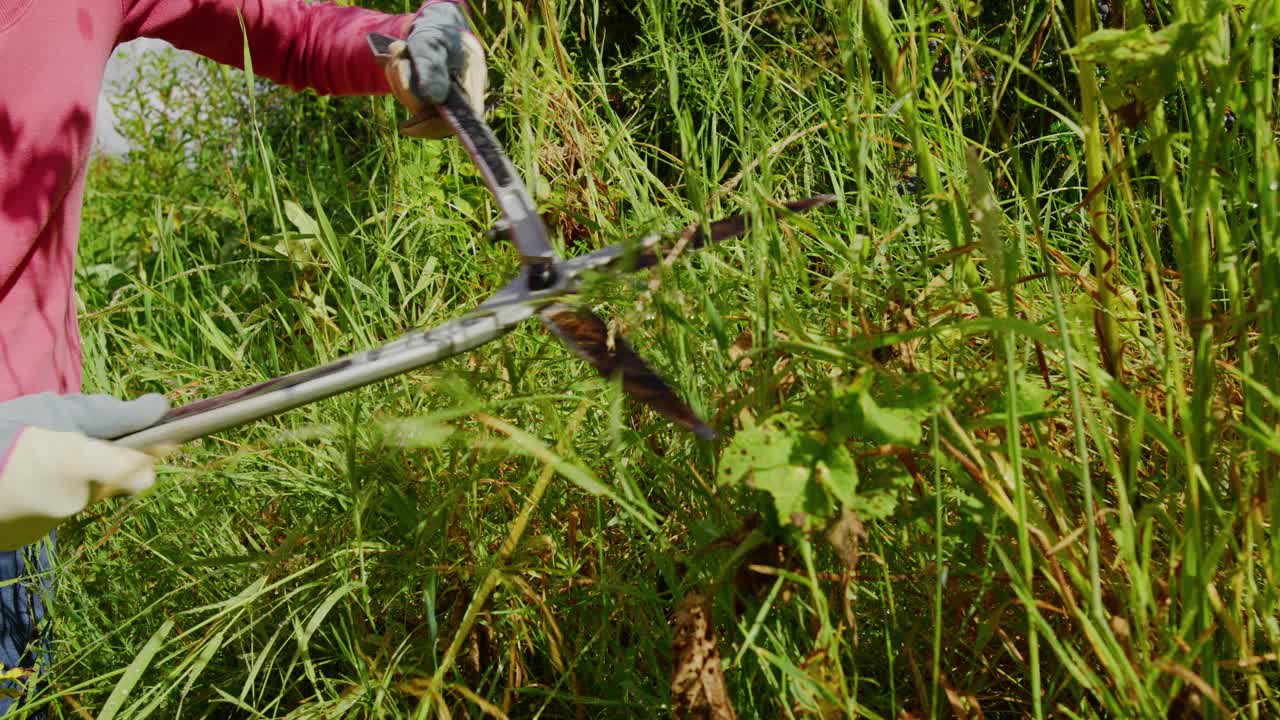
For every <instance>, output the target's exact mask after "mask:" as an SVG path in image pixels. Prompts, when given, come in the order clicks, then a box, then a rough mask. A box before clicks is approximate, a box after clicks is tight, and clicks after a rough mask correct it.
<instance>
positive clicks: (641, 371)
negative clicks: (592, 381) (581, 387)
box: [538, 303, 716, 440]
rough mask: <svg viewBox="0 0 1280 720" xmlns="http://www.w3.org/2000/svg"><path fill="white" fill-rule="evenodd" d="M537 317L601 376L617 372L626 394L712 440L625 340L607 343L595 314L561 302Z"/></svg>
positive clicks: (711, 433) (712, 435) (704, 426)
mask: <svg viewBox="0 0 1280 720" xmlns="http://www.w3.org/2000/svg"><path fill="white" fill-rule="evenodd" d="M538 317H539V319H541V320H542V323H543V324H544V325H546V326H547V327H548V328H549V329H550V330H551V332H553V333H555V334H556V336H557V337H559V338H560V340H561V342H563V343H564V344H565V345H567V346H569V349H571V350H573V352H574V353H575V354H577V355H578V357H580V358H582V359H583V360H586V361H587V362H589V363H591V365H592V366H594V367H595V369H596V370H598V371H600V374H601V375H603V376H604V377H613V375H614V374H615V373H621V375H622V388H623V389H624V390H626V392H627V394H628V395H630V396H631V397H633V398H635V399H636V400H639V401H640V402H642V403H644V404H646V405H648V406H649V407H651V408H653V409H654V410H656V411H658V412H659V413H661V414H662V415H663V416H665V417H667V418H668V419H670V420H671V421H672V422H674V423H676V424H677V425H680V426H681V427H683V428H685V429H686V430H691V431H693V433H694V434H695V435H697V436H698V437H700V438H702V439H703V440H713V439H715V436H716V432H715V430H712V429H711V426H710V425H708V424H706V423H705V422H703V421H702V419H701V418H699V417H698V416H697V414H695V413H694V412H693V410H691V409H690V408H689V406H688V405H686V404H685V403H684V401H683V400H681V399H680V397H679V396H678V395H676V392H675V390H672V389H671V386H670V385H668V384H667V383H666V381H665V380H663V379H662V377H661V376H659V375H658V373H657V372H656V371H654V369H653V368H651V367H649V364H648V363H646V362H645V361H644V358H642V357H640V355H639V354H637V353H636V351H635V350H632V349H631V346H630V345H629V344H628V343H627V341H626V340H624V339H622V338H621V337H614V338H613V340H612V342H610V338H609V328H608V326H607V325H605V322H604V320H601V319H600V317H599V316H598V315H596V314H595V313H592V312H590V311H588V310H583V309H580V308H573V307H570V306H569V305H566V304H564V303H552V304H551V305H548V306H547V307H545V308H543V309H542V310H541V311H539V313H538Z"/></svg>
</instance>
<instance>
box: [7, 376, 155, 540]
mask: <svg viewBox="0 0 1280 720" xmlns="http://www.w3.org/2000/svg"><path fill="white" fill-rule="evenodd" d="M168 409H169V402H168V400H166V399H165V398H164V396H163V395H145V396H143V397H140V398H138V399H137V400H132V401H128V402H126V401H123V400H117V399H115V398H113V397H111V396H109V395H57V394H54V393H41V394H39V395H27V396H24V397H20V398H17V399H16V400H10V401H9V402H5V403H0V550H13V549H16V548H19V547H22V546H23V545H26V544H28V543H32V542H35V541H36V540H39V539H40V538H42V537H44V536H45V535H46V534H48V533H49V531H50V530H53V529H54V528H56V527H57V526H58V525H59V524H60V523H61V522H62V521H63V520H65V519H67V518H69V517H71V516H72V515H74V514H76V513H78V512H80V511H81V510H83V509H84V508H86V507H88V506H89V505H92V504H93V503H96V502H98V501H99V500H102V499H103V498H107V497H112V496H114V495H123V494H136V493H139V492H142V491H143V490H146V489H147V488H149V487H151V485H152V483H154V482H155V470H154V466H153V459H152V458H151V456H149V455H146V454H144V453H140V452H138V451H136V450H131V449H128V448H124V447H120V446H118V445H113V444H111V443H109V442H103V441H101V440H97V439H95V438H112V437H119V436H120V435H124V434H127V433H131V432H135V431H137V430H141V429H143V428H145V427H148V426H150V425H152V424H154V423H155V422H156V421H158V420H159V419H160V418H161V417H162V416H163V415H164V414H165V412H167V411H168Z"/></svg>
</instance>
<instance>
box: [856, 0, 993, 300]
mask: <svg viewBox="0 0 1280 720" xmlns="http://www.w3.org/2000/svg"><path fill="white" fill-rule="evenodd" d="M862 7H863V28H865V29H866V31H867V34H868V36H869V37H868V43H869V45H870V46H871V51H872V53H874V54H875V56H876V61H877V62H879V63H880V68H881V71H882V72H883V73H884V77H885V81H886V83H887V84H888V86H889V90H890V92H892V93H893V96H894V98H895V102H897V103H900V108H899V110H898V112H899V113H901V114H902V123H903V125H905V126H906V130H907V135H908V136H909V137H910V138H911V148H912V150H913V151H914V152H915V158H916V169H917V172H918V173H919V176H920V177H921V178H923V179H924V184H925V188H926V189H927V190H928V194H929V197H930V198H932V199H933V200H934V202H936V203H938V209H939V214H940V215H941V221H942V231H943V234H944V235H945V236H946V238H947V242H948V243H949V244H950V246H951V248H952V249H953V250H954V249H956V248H958V247H960V246H961V245H962V244H963V243H964V231H963V228H962V225H961V218H960V213H959V211H958V209H957V203H956V201H955V200H954V199H952V198H949V197H948V195H947V193H946V191H945V190H944V189H943V187H942V179H941V178H940V177H939V176H938V168H937V166H936V165H935V164H934V162H933V152H932V150H931V149H930V147H929V142H928V139H927V138H925V135H924V127H923V125H922V124H921V122H920V113H919V111H918V109H917V108H916V102H915V92H916V90H915V88H914V87H912V86H911V84H910V83H909V82H908V80H907V78H906V77H904V73H903V72H902V69H901V68H900V67H899V66H898V51H897V44H896V43H895V42H894V40H893V38H894V27H893V20H892V19H890V17H889V10H888V8H887V7H886V4H885V1H884V0H863V4H862ZM955 262H956V275H957V277H959V278H961V279H962V280H963V281H964V283H965V286H966V287H967V288H968V290H969V292H970V293H972V294H973V300H974V303H975V304H976V305H977V306H978V311H979V312H980V313H982V315H983V316H985V317H991V316H992V314H993V311H992V308H991V299H990V298H989V297H988V296H987V291H986V289H985V288H984V286H983V283H982V278H981V277H980V276H979V275H978V268H977V266H976V265H975V264H974V262H973V260H972V259H971V258H970V257H969V255H967V254H965V255H961V256H959V257H957V258H956V261H955Z"/></svg>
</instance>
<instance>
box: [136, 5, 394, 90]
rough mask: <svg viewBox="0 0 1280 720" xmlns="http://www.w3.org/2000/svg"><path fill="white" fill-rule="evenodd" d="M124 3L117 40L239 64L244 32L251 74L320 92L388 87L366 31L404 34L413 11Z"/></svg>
mask: <svg viewBox="0 0 1280 720" xmlns="http://www.w3.org/2000/svg"><path fill="white" fill-rule="evenodd" d="M121 2H122V3H123V4H124V23H123V27H122V29H121V34H120V38H119V39H120V41H121V42H124V41H127V40H132V39H134V38H138V37H150V38H158V39H161V40H166V41H168V42H169V43H172V44H173V45H174V46H176V47H179V48H182V49H183V50H190V51H192V52H194V53H198V54H200V55H204V56H205V57H208V58H211V59H213V60H216V61H218V62H220V63H223V64H226V65H231V66H234V67H237V68H243V67H244V41H245V39H246V37H247V39H248V43H249V57H250V58H251V59H252V60H253V70H254V72H255V73H256V74H258V75H261V76H262V77H265V78H268V79H270V80H273V81H275V82H277V83H279V84H281V85H286V86H288V87H291V88H293V89H295V90H300V89H302V88H311V89H312V90H315V91H316V92H318V93H320V94H322V95H380V94H383V93H387V92H390V89H389V88H388V87H387V81H386V77H385V76H384V75H383V73H382V69H381V68H379V67H378V64H377V63H376V62H375V61H374V59H373V55H372V53H370V52H369V46H368V44H367V43H366V41H365V36H366V35H367V34H368V33H371V32H380V33H383V34H385V35H391V36H393V37H397V38H403V37H405V36H406V35H407V34H408V32H409V24H410V22H412V20H413V17H414V16H413V15H387V14H384V13H380V12H374V11H373V10H366V9H363V8H358V7H343V6H339V5H335V4H333V3H331V2H324V3H314V4H313V3H307V2H304V0H121ZM241 18H243V22H244V29H243V33H242V31H241V27H240V23H241Z"/></svg>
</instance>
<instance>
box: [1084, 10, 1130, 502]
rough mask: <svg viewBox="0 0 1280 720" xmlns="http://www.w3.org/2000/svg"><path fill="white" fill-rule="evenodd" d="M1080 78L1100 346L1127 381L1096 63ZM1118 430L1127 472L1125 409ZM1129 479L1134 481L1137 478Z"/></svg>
mask: <svg viewBox="0 0 1280 720" xmlns="http://www.w3.org/2000/svg"><path fill="white" fill-rule="evenodd" d="M1093 13H1094V6H1093V3H1088V2H1077V3H1075V26H1076V41H1077V42H1079V41H1080V39H1082V38H1084V37H1085V36H1087V35H1088V34H1089V33H1091V32H1092V31H1093ZM1077 78H1078V79H1079V81H1080V130H1081V132H1082V133H1083V135H1084V160H1085V170H1086V173H1087V178H1088V183H1089V191H1090V192H1092V193H1093V197H1092V198H1091V199H1090V200H1089V235H1090V238H1091V240H1092V242H1091V243H1090V246H1091V248H1092V250H1093V277H1094V280H1095V281H1096V282H1097V286H1098V290H1097V297H1096V298H1095V300H1094V303H1095V304H1094V330H1095V332H1097V334H1098V347H1099V349H1100V350H1101V354H1102V363H1103V368H1104V369H1105V370H1106V371H1107V372H1108V373H1109V374H1110V375H1111V377H1113V378H1115V379H1116V380H1117V381H1120V382H1123V379H1124V345H1123V343H1121V341H1120V331H1119V327H1118V326H1117V324H1116V315H1115V307H1114V303H1113V302H1112V295H1113V293H1114V289H1115V288H1116V287H1117V286H1118V284H1117V283H1118V274H1117V272H1116V270H1117V266H1118V258H1117V254H1116V252H1115V244H1114V242H1113V240H1112V237H1111V226H1110V222H1109V213H1108V208H1107V192H1106V190H1105V189H1104V188H1102V187H1100V186H1101V185H1102V183H1104V182H1106V171H1105V170H1104V168H1103V165H1102V153H1103V141H1102V129H1101V125H1102V124H1103V123H1104V119H1103V113H1104V109H1103V107H1102V102H1101V96H1100V93H1099V91H1098V77H1097V71H1096V68H1095V66H1094V64H1093V63H1091V62H1088V61H1084V60H1081V61H1079V63H1078V72H1077ZM1112 429H1113V431H1114V432H1115V434H1116V447H1117V448H1118V451H1119V454H1120V465H1121V467H1123V468H1124V469H1125V472H1126V473H1127V472H1128V471H1129V468H1130V466H1131V465H1132V463H1131V462H1129V461H1128V450H1129V441H1128V438H1129V428H1128V423H1127V421H1126V420H1125V419H1124V415H1122V414H1121V413H1112ZM1129 480H1130V481H1129V482H1128V483H1127V484H1129V485H1132V484H1133V482H1132V481H1133V478H1130V479H1129Z"/></svg>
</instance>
